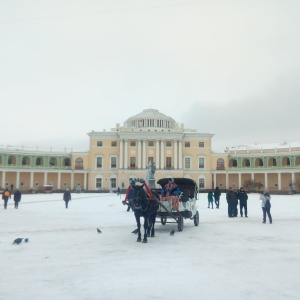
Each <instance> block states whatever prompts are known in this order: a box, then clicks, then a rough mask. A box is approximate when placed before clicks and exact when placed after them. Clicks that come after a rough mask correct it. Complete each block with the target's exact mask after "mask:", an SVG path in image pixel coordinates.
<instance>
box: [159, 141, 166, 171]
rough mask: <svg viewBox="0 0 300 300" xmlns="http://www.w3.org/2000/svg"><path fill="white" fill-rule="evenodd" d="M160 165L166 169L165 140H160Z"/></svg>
mask: <svg viewBox="0 0 300 300" xmlns="http://www.w3.org/2000/svg"><path fill="white" fill-rule="evenodd" d="M160 153H161V156H160V167H161V169H164V167H165V148H164V140H161V141H160Z"/></svg>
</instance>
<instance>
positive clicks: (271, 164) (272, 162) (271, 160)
mask: <svg viewBox="0 0 300 300" xmlns="http://www.w3.org/2000/svg"><path fill="white" fill-rule="evenodd" d="M268 166H269V167H276V166H277V160H276V158H274V157H270V158H269V160H268Z"/></svg>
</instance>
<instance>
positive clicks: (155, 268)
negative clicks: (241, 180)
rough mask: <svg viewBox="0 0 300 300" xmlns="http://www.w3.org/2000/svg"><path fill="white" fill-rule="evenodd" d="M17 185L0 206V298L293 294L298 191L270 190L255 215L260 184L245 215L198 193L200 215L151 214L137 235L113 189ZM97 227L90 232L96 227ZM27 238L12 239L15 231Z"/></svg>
mask: <svg viewBox="0 0 300 300" xmlns="http://www.w3.org/2000/svg"><path fill="white" fill-rule="evenodd" d="M72 197H73V199H72V201H71V202H70V206H69V209H65V208H64V202H63V201H62V200H61V199H62V194H51V195H46V194H36V195H23V198H22V201H21V203H20V207H19V209H18V210H17V209H14V206H13V201H12V200H10V201H9V205H8V208H7V210H4V209H3V203H2V207H1V209H0V266H1V279H0V299H3V300H10V299H14V300H18V299H22V300H27V299H28V300H29V299H30V300H35V299H45V300H48V299H51V300H52V299H64V300H69V299H70V300H73V299H85V300H93V299H109V300H110V299H122V300H126V299H214V300H217V299H222V300H224V299H228V300H229V299H230V300H234V299H243V300H244V299H256V300H259V299H263V300H269V299H272V300H274V299H299V295H300V285H299V283H300V281H299V278H300V277H299V272H300V256H299V254H300V250H299V249H300V238H299V237H300V217H299V209H300V195H291V196H275V195H274V196H272V200H271V203H272V209H271V213H272V216H273V224H272V225H270V224H268V223H267V224H262V223H261V222H262V211H261V207H260V204H261V201H260V200H259V199H258V198H259V195H258V194H251V195H249V200H248V208H249V209H248V210H249V218H247V219H246V218H241V217H238V218H228V217H227V205H226V200H225V195H222V196H221V204H220V209H219V210H218V209H208V208H207V200H206V194H200V197H199V198H200V200H199V201H198V207H199V213H200V224H199V226H198V227H196V226H194V222H193V221H192V220H185V224H184V229H183V231H182V232H178V231H176V232H175V235H174V236H170V234H169V233H170V231H171V230H172V229H177V226H176V224H175V223H171V224H166V225H165V226H163V225H161V224H160V223H157V224H156V236H155V238H149V241H148V244H143V243H137V242H136V235H135V234H132V233H131V231H132V230H134V229H135V228H136V224H135V219H134V215H133V213H132V212H127V211H126V207H124V206H123V205H122V203H121V200H122V199H123V197H122V199H121V198H120V197H119V196H117V195H116V194H72ZM97 227H99V228H100V229H101V230H102V234H98V233H97V231H96V228H97ZM18 237H24V238H29V242H28V243H22V244H20V245H15V244H14V245H13V244H12V242H13V240H14V239H15V238H18Z"/></svg>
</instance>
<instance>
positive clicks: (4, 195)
mask: <svg viewBox="0 0 300 300" xmlns="http://www.w3.org/2000/svg"><path fill="white" fill-rule="evenodd" d="M2 199H3V200H4V209H6V208H7V202H8V199H11V193H10V191H9V190H8V188H6V189H5V190H4V191H3V193H2Z"/></svg>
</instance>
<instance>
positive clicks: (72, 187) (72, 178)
mask: <svg viewBox="0 0 300 300" xmlns="http://www.w3.org/2000/svg"><path fill="white" fill-rule="evenodd" d="M70 189H71V190H73V189H74V173H73V172H72V173H71V186H70Z"/></svg>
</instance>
